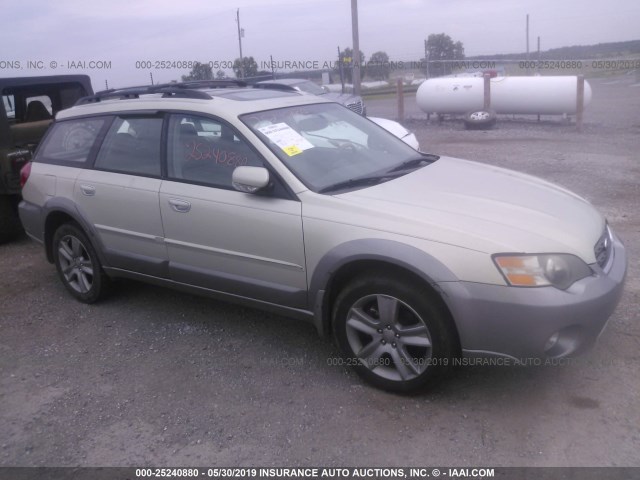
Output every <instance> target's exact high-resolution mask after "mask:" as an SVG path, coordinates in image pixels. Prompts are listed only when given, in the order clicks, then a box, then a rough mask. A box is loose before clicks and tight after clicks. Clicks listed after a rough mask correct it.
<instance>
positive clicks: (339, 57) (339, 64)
mask: <svg viewBox="0 0 640 480" xmlns="http://www.w3.org/2000/svg"><path fill="white" fill-rule="evenodd" d="M342 64H343V62H342V52H340V46H338V71H339V72H340V84H341V85H342V90H341V91H342V93H344V70H343V65H342Z"/></svg>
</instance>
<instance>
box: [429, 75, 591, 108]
mask: <svg viewBox="0 0 640 480" xmlns="http://www.w3.org/2000/svg"><path fill="white" fill-rule="evenodd" d="M490 82H491V109H492V110H494V111H495V112H496V113H525V114H541V115H562V114H565V113H566V114H575V113H576V97H577V90H578V77H576V76H566V77H565V76H563V77H494V78H492V79H491V80H490ZM416 101H417V102H418V106H419V107H420V109H421V110H423V111H424V112H426V113H457V114H465V113H467V112H470V111H472V110H478V109H482V108H483V106H484V79H483V78H481V77H445V78H431V79H429V80H425V81H424V82H422V84H421V85H420V87H419V88H418V92H417V93H416ZM589 102H591V87H590V86H589V84H588V83H587V82H586V81H585V82H584V105H585V106H587V105H588V104H589Z"/></svg>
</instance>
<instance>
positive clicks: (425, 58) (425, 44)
mask: <svg viewBox="0 0 640 480" xmlns="http://www.w3.org/2000/svg"><path fill="white" fill-rule="evenodd" d="M424 61H425V63H426V64H427V80H428V79H429V48H428V47H427V41H426V40H425V41H424Z"/></svg>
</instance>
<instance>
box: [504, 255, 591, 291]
mask: <svg viewBox="0 0 640 480" xmlns="http://www.w3.org/2000/svg"><path fill="white" fill-rule="evenodd" d="M493 261H494V262H495V264H496V266H497V267H498V270H500V272H501V273H502V275H503V276H504V278H505V280H506V281H507V283H508V284H509V285H511V286H513V287H543V286H549V285H552V286H554V287H556V288H559V289H561V290H565V289H567V288H569V287H570V286H571V285H573V284H574V283H575V282H577V281H578V280H580V279H582V278H585V277H588V276H590V275H592V274H593V271H592V270H591V268H589V265H587V264H586V263H585V262H584V261H582V260H581V259H580V258H578V257H576V256H575V255H569V254H561V253H551V254H541V255H518V254H498V255H494V256H493Z"/></svg>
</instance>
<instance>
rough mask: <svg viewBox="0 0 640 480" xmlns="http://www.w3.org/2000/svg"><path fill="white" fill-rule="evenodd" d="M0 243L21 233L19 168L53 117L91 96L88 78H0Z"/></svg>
mask: <svg viewBox="0 0 640 480" xmlns="http://www.w3.org/2000/svg"><path fill="white" fill-rule="evenodd" d="M0 93H1V94H2V105H1V106H0V243H2V242H6V241H8V240H10V239H11V238H13V237H15V236H16V235H17V234H18V233H20V231H21V230H22V226H21V225H20V219H19V218H18V211H17V206H18V203H19V201H20V169H21V168H22V167H23V166H24V165H25V164H26V163H27V162H28V161H29V159H30V158H31V154H32V153H33V151H34V150H35V148H36V146H37V145H38V143H39V142H40V139H41V138H42V136H43V135H44V133H45V132H46V130H47V128H48V127H49V124H50V123H51V122H52V120H53V117H54V116H55V114H56V113H57V112H58V111H60V110H63V109H65V108H69V107H71V106H73V105H74V104H75V103H76V101H77V100H78V99H79V98H81V97H84V96H86V95H92V94H93V89H92V88H91V81H90V79H89V77H88V76H87V75H56V76H46V77H18V78H2V79H0Z"/></svg>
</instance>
